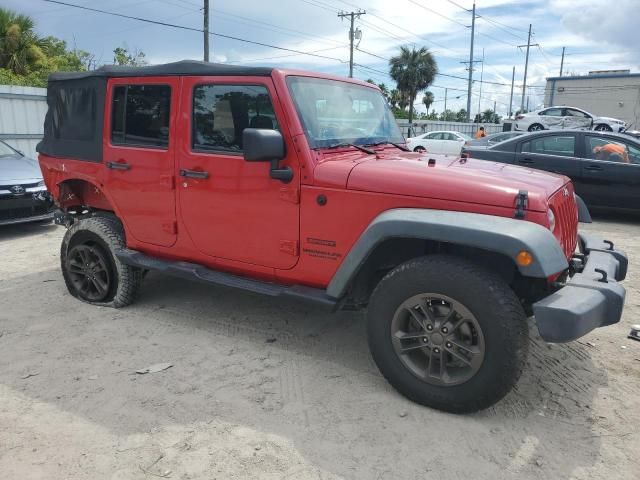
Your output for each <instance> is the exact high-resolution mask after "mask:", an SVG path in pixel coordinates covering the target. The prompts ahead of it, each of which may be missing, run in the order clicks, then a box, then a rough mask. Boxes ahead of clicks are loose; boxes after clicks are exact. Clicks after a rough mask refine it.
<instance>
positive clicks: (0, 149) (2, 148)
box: [0, 142, 16, 157]
mask: <svg viewBox="0 0 640 480" xmlns="http://www.w3.org/2000/svg"><path fill="white" fill-rule="evenodd" d="M15 154H16V151H15V150H14V149H13V148H11V147H10V146H9V145H7V144H6V143H4V142H0V157H6V156H8V155H15Z"/></svg>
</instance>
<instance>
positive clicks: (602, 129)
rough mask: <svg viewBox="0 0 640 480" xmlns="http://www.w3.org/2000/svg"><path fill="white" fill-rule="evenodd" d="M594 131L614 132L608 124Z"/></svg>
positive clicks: (597, 127)
mask: <svg viewBox="0 0 640 480" xmlns="http://www.w3.org/2000/svg"><path fill="white" fill-rule="evenodd" d="M594 130H595V131H597V132H613V128H611V127H610V126H609V125H607V124H606V123H600V124H598V125H596V126H595V127H594Z"/></svg>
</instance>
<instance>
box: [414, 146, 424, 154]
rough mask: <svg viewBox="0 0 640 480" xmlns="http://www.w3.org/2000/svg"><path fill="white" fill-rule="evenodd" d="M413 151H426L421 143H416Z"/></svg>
mask: <svg viewBox="0 0 640 480" xmlns="http://www.w3.org/2000/svg"><path fill="white" fill-rule="evenodd" d="M413 151H414V152H416V153H424V152H426V151H427V149H426V148H424V147H423V146H422V145H418V146H417V147H416V148H414V149H413Z"/></svg>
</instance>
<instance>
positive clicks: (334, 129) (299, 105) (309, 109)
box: [287, 76, 404, 148]
mask: <svg viewBox="0 0 640 480" xmlns="http://www.w3.org/2000/svg"><path fill="white" fill-rule="evenodd" d="M287 84H288V86H289V90H290V91H291V96H292V97H293V101H294V103H295V105H296V109H297V111H298V115H299V117H300V121H301V122H302V127H303V128H304V131H305V134H306V136H307V140H308V141H309V145H310V146H311V148H321V147H330V146H332V145H338V144H343V143H353V144H356V145H367V144H372V143H380V142H393V143H404V138H403V137H402V133H401V132H400V129H399V128H398V124H397V123H396V120H395V118H394V117H393V114H392V113H391V110H390V109H389V106H388V105H387V102H386V101H385V99H384V97H383V96H382V93H380V91H378V90H376V89H374V88H369V87H364V86H361V85H355V84H353V83H347V82H340V81H337V80H326V79H320V78H310V77H294V76H292V77H288V78H287Z"/></svg>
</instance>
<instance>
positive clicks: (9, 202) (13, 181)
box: [0, 141, 53, 225]
mask: <svg viewBox="0 0 640 480" xmlns="http://www.w3.org/2000/svg"><path fill="white" fill-rule="evenodd" d="M52 206H53V202H52V201H51V197H50V196H49V193H48V192H47V187H45V185H44V181H43V179H42V173H41V172H40V166H39V165H38V162H37V161H35V160H34V159H32V158H29V157H26V156H24V155H23V154H22V153H20V152H19V151H17V150H15V149H13V148H11V147H10V146H9V145H7V144H6V143H4V142H3V141H0V225H8V224H13V223H23V222H35V221H40V220H49V219H51V218H52V217H53V213H52Z"/></svg>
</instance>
